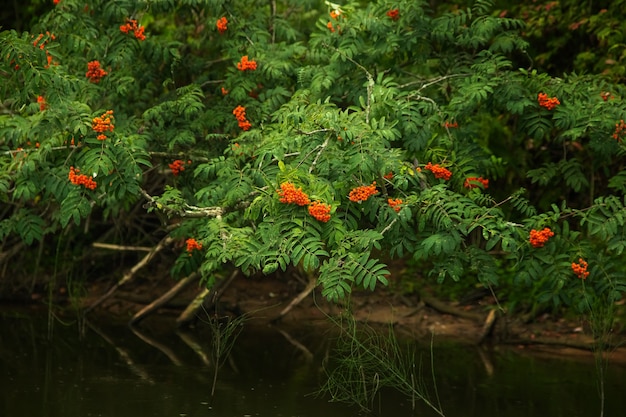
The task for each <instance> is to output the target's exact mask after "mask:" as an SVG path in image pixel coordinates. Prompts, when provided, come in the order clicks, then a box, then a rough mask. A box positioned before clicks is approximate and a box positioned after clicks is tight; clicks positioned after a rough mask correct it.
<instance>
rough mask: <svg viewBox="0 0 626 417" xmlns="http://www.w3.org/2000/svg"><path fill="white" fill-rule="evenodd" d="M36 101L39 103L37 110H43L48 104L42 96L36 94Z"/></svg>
mask: <svg viewBox="0 0 626 417" xmlns="http://www.w3.org/2000/svg"><path fill="white" fill-rule="evenodd" d="M37 103H38V104H39V110H40V111H44V110H45V109H46V107H48V105H47V104H46V99H45V98H44V96H37Z"/></svg>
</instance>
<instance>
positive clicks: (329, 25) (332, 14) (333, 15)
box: [326, 9, 343, 32]
mask: <svg viewBox="0 0 626 417" xmlns="http://www.w3.org/2000/svg"><path fill="white" fill-rule="evenodd" d="M340 16H341V17H343V15H342V14H341V10H339V9H336V10H331V11H330V17H331V19H334V20H337V19H338V18H339V17H340ZM326 27H327V28H328V30H330V31H331V32H334V31H335V27H334V26H333V22H328V23H327V24H326ZM337 30H338V31H339V32H341V26H339V25H337Z"/></svg>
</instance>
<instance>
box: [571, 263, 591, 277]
mask: <svg viewBox="0 0 626 417" xmlns="http://www.w3.org/2000/svg"><path fill="white" fill-rule="evenodd" d="M572 271H574V273H575V274H576V275H578V278H580V279H587V277H588V276H589V272H588V271H587V262H585V260H584V259H583V258H578V263H576V262H572Z"/></svg>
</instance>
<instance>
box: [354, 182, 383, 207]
mask: <svg viewBox="0 0 626 417" xmlns="http://www.w3.org/2000/svg"><path fill="white" fill-rule="evenodd" d="M374 194H378V190H377V189H376V181H374V182H373V183H371V184H370V185H362V186H360V187H356V188H353V189H352V190H350V194H349V195H348V198H349V199H350V201H353V202H355V203H360V202H361V201H365V200H367V199H368V198H370V196H373V195H374Z"/></svg>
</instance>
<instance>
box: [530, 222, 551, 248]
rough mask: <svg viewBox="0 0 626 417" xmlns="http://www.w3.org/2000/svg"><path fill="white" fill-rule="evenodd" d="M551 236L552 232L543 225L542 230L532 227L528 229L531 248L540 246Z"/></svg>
mask: <svg viewBox="0 0 626 417" xmlns="http://www.w3.org/2000/svg"><path fill="white" fill-rule="evenodd" d="M552 236H554V232H553V231H552V230H550V228H549V227H544V228H543V230H535V229H533V230H531V231H530V239H529V240H530V244H531V245H532V246H533V248H542V247H543V245H545V244H546V242H547V241H548V239H550V238H551V237H552Z"/></svg>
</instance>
